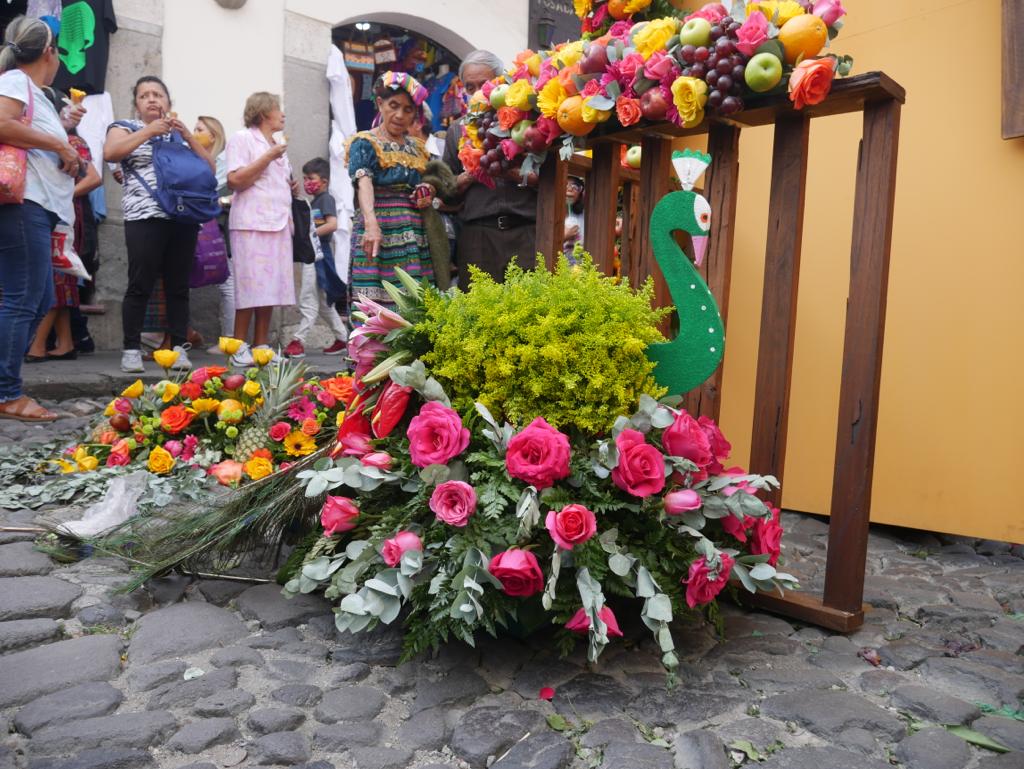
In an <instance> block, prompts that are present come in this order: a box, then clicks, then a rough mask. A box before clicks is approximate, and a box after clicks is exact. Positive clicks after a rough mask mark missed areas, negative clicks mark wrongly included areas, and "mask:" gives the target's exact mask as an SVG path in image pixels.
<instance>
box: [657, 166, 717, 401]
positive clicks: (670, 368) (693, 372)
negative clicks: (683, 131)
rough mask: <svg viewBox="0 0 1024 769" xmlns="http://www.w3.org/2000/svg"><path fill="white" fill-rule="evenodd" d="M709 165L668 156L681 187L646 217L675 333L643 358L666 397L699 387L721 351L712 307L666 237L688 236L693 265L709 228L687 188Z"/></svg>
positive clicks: (706, 207)
mask: <svg viewBox="0 0 1024 769" xmlns="http://www.w3.org/2000/svg"><path fill="white" fill-rule="evenodd" d="M710 163H711V156H710V155H708V154H706V153H703V152H695V151H693V150H683V151H682V152H680V151H678V150H677V151H676V152H673V153H672V165H673V166H674V167H675V171H676V174H677V175H678V177H679V181H680V183H681V184H682V186H683V189H682V191H679V192H670V193H669V194H668V195H666V196H665V197H663V198H662V199H661V200H659V201H658V204H657V205H656V206H655V207H654V211H653V212H652V213H651V246H652V249H653V251H654V258H655V259H656V260H657V261H658V267H660V268H661V274H662V275H664V277H665V283H666V284H667V285H668V289H669V292H670V293H671V295H672V302H673V303H674V304H675V307H676V312H677V313H678V316H679V334H678V335H677V336H676V338H675V339H673V340H672V341H671V342H661V343H658V344H652V345H650V346H649V347H648V348H647V357H648V358H649V359H650V360H651V361H653V362H654V363H655V368H654V377H655V379H657V381H658V384H660V385H661V386H662V387H666V388H668V391H669V394H671V395H681V394H683V393H686V392H689V391H690V390H692V389H694V388H695V387H699V386H700V385H701V384H703V383H704V382H705V381H706V380H707V379H708V377H710V376H711V375H712V374H713V373H714V371H715V369H716V368H718V364H719V363H721V362H722V355H723V352H724V349H725V328H724V326H723V325H722V316H721V313H720V312H719V311H718V304H717V303H716V302H715V298H714V296H712V294H711V290H710V289H709V288H708V285H707V283H705V282H704V279H703V278H702V277H701V276H700V273H699V272H697V270H696V268H695V267H694V265H693V264H692V263H691V262H690V260H689V258H687V256H686V254H685V253H683V250H682V249H681V248H680V247H679V244H678V243H676V241H675V240H674V239H673V237H672V233H674V232H676V231H678V230H682V231H683V232H686V233H688V234H689V236H690V240H691V241H692V242H693V253H694V259H695V261H696V263H697V266H698V267H699V266H700V264H701V262H702V261H703V259H704V252H705V251H706V249H707V244H708V231H709V230H710V229H711V206H710V204H709V203H708V201H707V200H705V199H704V197H702V196H701V195H698V194H697V193H696V192H694V191H693V185H694V183H695V182H696V181H697V179H699V178H700V175H701V174H703V173H704V170H705V169H706V168H707V167H708V165H710Z"/></svg>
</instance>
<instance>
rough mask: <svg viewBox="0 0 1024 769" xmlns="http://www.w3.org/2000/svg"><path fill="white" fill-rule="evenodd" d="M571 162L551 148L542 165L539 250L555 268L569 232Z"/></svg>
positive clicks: (539, 196) (549, 267) (548, 263)
mask: <svg viewBox="0 0 1024 769" xmlns="http://www.w3.org/2000/svg"><path fill="white" fill-rule="evenodd" d="M568 178H569V166H568V164H567V163H566V162H565V161H563V160H559V158H558V153H557V152H554V151H552V152H549V153H548V159H547V160H545V161H544V165H542V166H541V167H540V179H539V182H538V187H537V251H539V252H540V253H542V254H543V255H544V263H545V264H546V265H547V268H548V269H549V270H553V269H554V267H555V262H556V261H557V260H558V255H559V254H561V253H562V242H563V236H564V235H565V183H566V180H567V179H568Z"/></svg>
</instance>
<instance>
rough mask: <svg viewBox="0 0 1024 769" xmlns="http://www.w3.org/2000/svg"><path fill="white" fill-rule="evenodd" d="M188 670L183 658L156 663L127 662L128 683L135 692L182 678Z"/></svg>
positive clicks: (145, 690) (146, 690)
mask: <svg viewBox="0 0 1024 769" xmlns="http://www.w3.org/2000/svg"><path fill="white" fill-rule="evenodd" d="M186 670H188V664H187V663H186V662H185V661H184V660H168V661H167V662H158V663H156V664H152V663H150V664H148V665H143V664H135V665H131V664H129V667H128V683H129V685H130V686H131V687H132V688H133V689H135V691H137V692H148V691H149V690H150V689H155V688H156V687H158V686H163V685H164V684H169V683H176V682H178V681H182V680H184V679H183V678H182V676H183V675H184V673H185V671H186Z"/></svg>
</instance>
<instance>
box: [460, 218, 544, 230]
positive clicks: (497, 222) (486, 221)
mask: <svg viewBox="0 0 1024 769" xmlns="http://www.w3.org/2000/svg"><path fill="white" fill-rule="evenodd" d="M466 224H468V225H473V226H477V227H490V228H492V229H495V230H511V229H515V228H516V227H525V226H526V225H533V224H535V222H534V220H533V219H527V218H526V217H525V216H518V215H516V214H505V215H503V216H485V217H482V218H480V219H473V220H471V221H468V222H466Z"/></svg>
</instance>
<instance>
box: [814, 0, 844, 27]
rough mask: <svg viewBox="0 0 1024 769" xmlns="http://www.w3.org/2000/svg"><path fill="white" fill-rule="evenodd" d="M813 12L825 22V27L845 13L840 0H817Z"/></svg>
mask: <svg viewBox="0 0 1024 769" xmlns="http://www.w3.org/2000/svg"><path fill="white" fill-rule="evenodd" d="M813 13H814V15H815V16H819V17H820V18H821V20H822V21H823V22H825V26H826V27H831V26H832V25H833V24H835V23H836V22H837V21H839V20H840V19H841V18H843V16H845V15H846V9H845V8H843V4H842V2H841V0H818V2H816V3H815V4H814V11H813Z"/></svg>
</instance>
